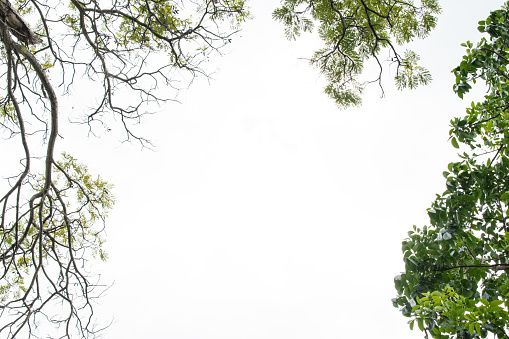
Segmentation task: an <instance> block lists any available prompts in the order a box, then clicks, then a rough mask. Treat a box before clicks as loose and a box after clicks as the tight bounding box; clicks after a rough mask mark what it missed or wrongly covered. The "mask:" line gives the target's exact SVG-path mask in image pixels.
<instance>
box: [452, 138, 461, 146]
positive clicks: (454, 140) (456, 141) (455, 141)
mask: <svg viewBox="0 0 509 339" xmlns="http://www.w3.org/2000/svg"><path fill="white" fill-rule="evenodd" d="M451 144H452V145H453V146H454V148H460V146H459V145H458V140H456V138H454V137H453V138H452V139H451Z"/></svg>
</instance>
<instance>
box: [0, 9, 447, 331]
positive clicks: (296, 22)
mask: <svg viewBox="0 0 509 339" xmlns="http://www.w3.org/2000/svg"><path fill="white" fill-rule="evenodd" d="M439 12H440V7H439V5H438V1H437V0H422V1H420V2H419V4H418V5H416V4H414V2H413V1H406V2H404V1H395V0H384V1H375V0H348V1H346V0H341V1H339V0H329V1H314V0H305V1H304V0H285V1H283V2H282V4H281V6H280V8H278V9H276V10H275V11H274V14H273V16H274V18H275V19H276V20H279V21H281V22H282V23H283V24H284V25H285V27H286V34H287V36H288V37H289V38H292V39H293V38H295V37H297V36H298V35H299V34H300V33H301V32H307V31H311V30H312V28H313V26H314V25H315V24H316V25H317V26H318V28H317V31H318V34H319V36H320V37H321V38H322V40H323V43H324V47H323V48H322V49H320V50H319V51H316V53H315V54H314V55H313V57H312V58H311V60H310V61H311V63H312V64H314V65H316V66H317V68H318V70H319V71H320V72H322V73H323V74H325V76H326V77H327V79H328V81H329V84H328V86H327V87H326V89H325V92H326V93H327V94H329V95H330V96H331V97H332V98H333V99H334V100H335V101H336V102H337V103H338V105H339V106H341V107H348V106H351V105H359V104H360V102H361V97H360V94H361V93H362V91H363V89H364V88H365V86H366V85H367V84H369V83H371V82H375V83H377V84H378V85H379V86H381V85H382V74H383V72H382V71H383V68H385V67H386V66H387V65H391V64H395V65H396V72H395V78H396V83H397V85H398V87H400V88H403V87H410V88H415V87H416V86H417V85H420V84H426V83H428V82H429V81H430V80H431V76H430V74H429V73H428V72H427V71H426V70H425V69H424V68H422V67H421V66H419V65H418V64H417V61H418V56H417V54H415V53H414V52H411V51H407V52H401V51H400V50H399V48H400V46H399V45H401V44H404V43H406V42H409V41H412V40H413V39H416V38H424V37H426V36H427V35H428V34H429V32H430V31H431V30H432V29H433V28H434V27H435V25H436V15H437V14H438V13H439ZM249 16H250V14H249V11H248V9H247V5H246V3H245V0H199V1H197V0H186V1H184V0H164V1H163V0H121V1H116V0H115V1H109V0H90V1H89V0H86V1H81V0H70V1H67V2H62V1H48V0H12V1H9V0H0V40H1V45H2V47H1V48H2V50H1V55H0V67H1V69H2V71H1V72H0V79H1V81H2V82H1V83H2V84H3V85H2V86H1V87H0V88H1V90H0V91H1V92H0V105H1V108H0V129H1V131H2V137H3V138H4V144H5V145H7V144H8V145H9V147H12V149H13V152H14V154H16V155H15V156H13V157H11V156H9V158H7V157H6V159H3V161H2V171H3V175H4V177H5V178H6V179H5V180H4V181H3V182H2V186H0V189H2V194H1V195H0V210H1V212H0V261H1V263H2V269H1V270H0V335H2V336H3V337H6V338H15V337H18V338H19V337H23V338H31V337H40V336H42V335H43V334H41V333H44V335H47V336H49V337H55V338H57V337H58V338H60V337H62V338H63V337H68V338H69V337H75V336H77V337H83V338H86V337H94V336H95V335H96V334H97V333H99V332H100V327H96V324H95V320H94V317H93V316H94V311H93V307H92V305H93V304H92V300H93V299H94V298H95V297H97V296H98V295H100V292H101V289H100V288H99V287H100V284H99V277H97V276H95V275H94V272H93V269H92V268H91V264H90V260H91V258H93V257H94V256H97V257H99V258H100V259H103V260H104V259H106V257H107V255H106V253H104V251H103V249H102V243H103V241H104V239H103V230H104V221H105V218H106V216H107V214H108V211H109V210H110V209H111V208H112V207H113V204H114V201H115V199H114V197H113V195H112V185H111V184H110V183H108V182H107V181H105V180H104V179H103V178H101V177H99V176H94V175H92V174H91V173H89V171H88V169H87V167H86V165H85V164H81V163H79V162H78V161H77V160H76V159H75V158H74V157H73V155H72V154H61V155H58V154H55V145H56V143H57V141H59V136H61V132H60V131H59V122H60V121H62V119H67V120H71V121H72V122H75V123H78V124H83V125H85V128H86V129H87V130H88V132H89V133H91V134H95V133H100V132H101V131H103V130H109V129H111V128H119V129H121V130H122V131H123V133H124V135H125V137H124V139H125V140H126V141H136V142H140V143H141V144H142V145H148V144H149V143H150V141H149V139H148V138H146V137H145V136H140V135H138V134H136V133H135V132H134V130H133V129H132V126H133V124H137V123H139V122H140V121H141V119H142V117H143V116H144V115H145V114H149V113H151V112H153V111H154V110H155V109H156V107H158V106H159V105H162V104H164V103H165V102H166V101H168V100H173V98H174V90H178V89H179V88H181V87H183V86H185V84H184V85H183V84H181V83H180V82H181V81H182V82H183V83H184V81H183V80H185V81H187V82H186V83H188V82H190V81H192V79H193V78H194V77H195V76H199V75H203V76H207V69H206V62H207V61H208V58H209V56H210V55H211V54H212V53H214V52H218V51H219V50H220V49H221V48H222V47H224V46H225V45H227V44H229V43H230V42H231V41H232V38H233V37H234V35H235V33H236V32H237V31H238V30H239V27H240V25H241V24H242V23H243V22H244V21H245V20H247V19H248V18H249ZM382 53H386V55H387V57H383V56H382ZM161 60H163V61H164V62H161ZM369 60H371V61H373V62H374V63H375V64H377V65H378V67H379V71H378V72H377V73H376V75H375V76H374V78H369V79H367V80H364V79H362V78H361V73H362V70H363V68H364V65H365V63H366V62H368V61H369ZM77 83H79V85H80V86H83V83H85V84H86V86H87V88H88V89H89V91H88V92H87V96H89V97H90V102H91V104H90V105H89V106H87V107H79V108H78V109H77V110H76V111H77V112H79V113H78V114H74V113H70V112H67V111H62V110H60V108H61V107H60V104H59V101H60V99H62V98H65V97H74V96H80V93H79V92H78V91H80V90H81V88H83V87H78V86H75V85H76V84H77Z"/></svg>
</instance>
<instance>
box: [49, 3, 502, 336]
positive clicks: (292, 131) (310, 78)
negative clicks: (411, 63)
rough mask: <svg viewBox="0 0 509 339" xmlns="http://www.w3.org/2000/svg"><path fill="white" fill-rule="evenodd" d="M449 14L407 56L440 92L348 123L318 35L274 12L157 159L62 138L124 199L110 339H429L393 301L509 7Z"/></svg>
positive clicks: (235, 52)
mask: <svg viewBox="0 0 509 339" xmlns="http://www.w3.org/2000/svg"><path fill="white" fill-rule="evenodd" d="M442 3H443V13H442V14H441V15H440V17H439V24H438V27H437V29H436V30H435V31H434V32H433V33H432V34H431V36H430V37H429V38H428V39H426V40H424V41H420V42H415V43H412V44H411V45H410V46H409V48H412V49H413V50H415V51H416V52H417V53H419V54H420V55H421V61H422V64H423V65H425V66H427V67H428V68H429V70H430V71H431V73H432V75H433V77H434V81H433V82H432V84H431V85H429V86H427V87H424V88H419V89H417V90H414V91H403V92H399V91H396V90H395V89H394V86H393V84H392V83H391V74H387V75H386V78H385V80H386V81H385V84H384V88H385V98H380V91H379V89H378V88H376V87H371V88H370V89H369V90H367V91H366V93H365V95H364V97H363V99H364V103H363V106H362V107H360V108H350V109H347V110H339V109H338V108H337V107H336V106H335V104H334V102H333V101H332V100H330V99H329V98H328V97H327V96H326V95H325V94H324V93H323V87H324V85H325V81H324V79H323V77H321V76H320V75H319V73H318V71H317V70H316V69H313V68H312V67H310V66H309V65H308V63H307V62H306V61H305V60H303V58H308V57H310V55H311V54H312V51H313V50H314V49H315V48H316V47H318V46H319V42H318V41H317V40H316V37H314V36H313V35H305V36H303V37H302V38H301V39H299V40H298V41H296V42H295V41H287V40H286V39H285V37H284V34H283V27H282V26H281V25H280V24H279V23H277V22H274V21H273V20H272V19H271V12H272V11H273V9H274V8H275V7H276V6H277V4H278V3H277V1H271V2H269V1H260V0H259V1H252V2H251V10H252V13H253V17H254V19H253V20H251V21H249V22H247V23H246V24H245V25H244V26H243V30H242V32H240V33H239V35H238V36H237V37H235V38H234V39H233V42H232V44H231V45H230V46H228V50H227V51H226V53H225V54H224V55H223V56H222V57H220V58H219V57H214V58H212V60H211V62H213V65H212V66H211V67H213V70H217V71H215V72H214V74H213V76H212V79H211V80H210V81H206V80H205V79H197V80H196V81H195V82H194V83H193V84H192V86H190V87H189V89H187V90H183V91H182V92H181V93H179V96H178V99H179V101H180V103H171V104H169V105H168V106H166V107H164V108H163V109H162V110H161V112H159V113H158V114H156V115H153V116H150V117H148V118H147V119H146V120H145V121H144V122H143V125H141V126H140V127H139V131H140V133H141V134H142V135H143V136H145V137H147V138H149V139H150V140H151V141H153V142H154V144H155V147H154V148H153V149H152V150H149V149H140V147H139V145H137V144H125V143H124V144H122V143H120V142H119V140H116V139H115V138H114V137H112V136H109V135H103V136H102V137H101V138H95V137H93V136H87V131H86V130H85V129H82V130H79V131H80V132H76V130H75V129H73V128H71V127H67V129H65V128H64V129H63V130H62V131H61V134H62V136H63V137H64V139H63V140H62V141H59V144H58V147H59V148H60V149H59V150H63V151H67V152H69V153H71V154H73V155H74V156H75V157H76V158H78V160H79V161H80V162H82V163H85V164H87V165H88V166H89V168H90V170H91V172H92V173H100V174H101V176H102V177H103V178H105V179H106V180H108V181H109V182H111V183H113V184H114V185H115V190H114V194H115V196H116V199H117V203H116V205H115V208H114V209H113V210H112V212H111V213H110V217H109V219H108V220H107V224H106V238H107V242H106V244H105V249H106V251H107V252H108V254H109V260H108V261H107V262H106V263H104V264H102V263H98V264H97V265H96V270H97V271H98V272H101V274H102V276H103V280H102V281H103V283H105V284H112V286H111V288H110V289H109V290H108V291H107V292H106V294H105V295H104V296H103V297H102V298H101V299H99V300H97V305H96V306H95V310H96V312H97V314H98V315H99V320H100V322H101V323H103V324H107V323H109V322H110V321H112V324H111V326H110V327H109V328H108V329H107V330H106V332H105V333H104V337H105V338H109V339H125V338H153V339H165V338H171V339H216V338H217V339H219V338H221V339H229V338H232V339H233V338H235V339H239V338H242V339H258V338H260V339H261V338H263V339H281V338H291V339H300V338H302V339H304V338H306V339H309V338H313V339H322V338H323V339H332V338H371V337H373V335H376V336H377V337H382V338H384V337H387V338H391V339H400V338H401V339H403V338H405V339H410V338H422V337H423V335H422V333H420V332H419V331H418V330H415V331H413V332H412V331H411V330H410V329H409V328H408V325H407V320H408V319H407V318H404V317H403V316H402V315H401V314H400V313H399V311H398V310H397V309H396V308H393V306H392V303H391V298H393V297H394V296H395V295H396V291H395V289H394V286H393V278H394V276H396V275H398V274H399V273H400V272H401V271H402V270H403V269H404V265H403V261H402V253H401V241H402V240H403V239H404V238H405V237H406V233H407V232H408V231H409V230H410V229H411V228H412V225H418V226H422V225H425V224H426V223H427V222H428V218H427V214H426V208H428V207H429V206H430V204H431V202H432V201H433V199H434V197H435V194H437V193H442V192H443V191H444V190H445V180H444V179H443V177H442V171H444V170H445V169H446V167H447V164H448V163H449V162H452V161H455V160H456V159H457V157H456V155H455V154H456V152H455V149H454V148H453V147H452V146H451V145H450V143H448V141H447V139H448V131H449V121H450V120H451V119H452V118H453V117H455V116H459V115H462V114H463V112H464V107H466V106H467V105H469V104H470V101H471V100H472V99H475V98H479V97H480V95H481V94H482V93H481V92H480V91H477V92H476V93H474V94H473V95H471V96H470V97H466V99H464V100H460V99H459V98H457V97H456V96H455V95H454V93H453V92H452V84H453V82H454V77H453V76H452V74H451V73H450V71H451V69H452V68H454V67H455V66H456V65H457V64H459V62H460V60H461V56H462V55H463V53H464V49H463V47H461V46H460V43H462V42H465V41H466V40H472V41H477V40H478V39H479V34H478V33H477V31H476V27H477V22H478V21H479V20H483V19H485V18H486V16H487V15H488V14H489V11H490V10H492V9H495V8H498V7H499V6H500V5H501V4H502V3H503V1H495V0H490V1H477V0H451V1H442ZM391 71H392V72H394V70H391ZM392 75H394V74H392ZM375 331H376V334H374V332H375Z"/></svg>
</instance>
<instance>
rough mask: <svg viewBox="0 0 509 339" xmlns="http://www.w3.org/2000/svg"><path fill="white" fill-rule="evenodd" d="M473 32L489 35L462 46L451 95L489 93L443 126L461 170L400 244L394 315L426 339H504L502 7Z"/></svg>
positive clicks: (506, 203)
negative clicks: (424, 222)
mask: <svg viewBox="0 0 509 339" xmlns="http://www.w3.org/2000/svg"><path fill="white" fill-rule="evenodd" d="M478 29H479V31H480V32H483V33H487V34H488V35H489V36H488V37H484V38H482V40H481V41H480V42H479V43H477V44H476V45H474V44H473V43H471V42H470V41H469V42H466V43H465V44H463V46H464V47H466V54H465V56H464V57H463V60H462V61H461V63H460V65H459V66H458V67H456V68H455V69H454V70H453V72H454V74H455V75H456V83H455V84H454V92H455V93H456V94H457V95H458V96H459V97H461V98H463V97H464V95H465V94H466V93H468V92H469V90H470V89H471V88H472V85H473V84H475V83H476V82H481V83H484V84H485V85H486V88H487V94H486V95H485V96H484V101H482V102H478V103H472V104H471V106H470V107H469V108H467V110H466V115H465V116H463V117H461V118H455V119H453V120H452V121H451V127H452V128H451V130H450V140H451V143H452V145H453V146H454V147H456V148H458V149H461V151H462V153H461V154H460V161H457V162H452V163H450V164H449V165H448V170H447V171H445V172H444V173H443V174H444V177H445V179H446V188H447V189H446V190H445V192H444V193H442V194H440V195H437V197H436V200H435V201H434V202H433V204H432V206H431V208H430V209H428V215H429V217H430V225H429V226H424V227H422V228H417V227H415V226H414V229H413V231H410V232H409V233H408V235H409V238H408V239H406V240H405V241H404V242H403V246H402V249H403V253H404V261H405V269H406V270H405V272H404V273H403V274H401V275H399V276H397V277H396V279H395V285H396V289H397V291H398V293H399V295H398V296H397V297H396V298H394V299H393V303H394V306H396V307H400V308H401V311H402V312H403V314H404V315H405V316H408V317H411V318H412V320H411V321H410V326H411V328H413V325H414V323H415V322H417V324H418V327H419V328H420V329H421V330H423V331H424V332H425V333H426V337H428V336H432V337H433V338H440V339H443V338H478V337H482V338H485V337H487V335H488V334H489V333H492V334H494V335H496V336H498V338H507V337H508V332H507V329H508V322H509V277H508V274H507V272H508V270H509V233H508V232H507V231H508V229H507V227H508V225H507V222H508V207H509V148H508V145H509V128H508V127H509V125H508V121H509V120H508V119H509V76H508V73H507V67H508V64H509V4H507V3H506V4H505V5H504V6H503V8H502V9H499V10H495V11H493V12H491V14H490V16H489V17H488V18H487V19H486V20H485V21H481V22H479V28H478ZM461 145H464V146H463V147H461Z"/></svg>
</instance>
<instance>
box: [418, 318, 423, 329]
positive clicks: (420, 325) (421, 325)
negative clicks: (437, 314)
mask: <svg viewBox="0 0 509 339" xmlns="http://www.w3.org/2000/svg"><path fill="white" fill-rule="evenodd" d="M417 325H418V326H419V329H420V330H421V331H423V332H424V321H423V319H422V318H419V319H417Z"/></svg>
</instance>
